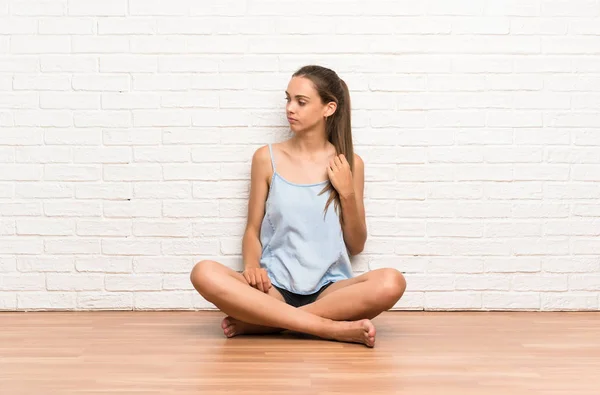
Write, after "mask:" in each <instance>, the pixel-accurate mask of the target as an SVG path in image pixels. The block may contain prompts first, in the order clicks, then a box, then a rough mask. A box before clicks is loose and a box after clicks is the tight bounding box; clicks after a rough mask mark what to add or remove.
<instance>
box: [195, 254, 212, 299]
mask: <svg viewBox="0 0 600 395" xmlns="http://www.w3.org/2000/svg"><path fill="white" fill-rule="evenodd" d="M218 265H219V263H218V262H215V261H210V260H204V261H200V262H198V263H196V264H195V265H194V267H193V268H192V272H191V273H190V281H191V282H192V284H193V285H194V288H196V290H197V291H198V292H200V293H201V294H203V295H204V294H208V293H211V292H213V291H214V290H213V288H214V285H215V282H214V280H215V277H216V273H218Z"/></svg>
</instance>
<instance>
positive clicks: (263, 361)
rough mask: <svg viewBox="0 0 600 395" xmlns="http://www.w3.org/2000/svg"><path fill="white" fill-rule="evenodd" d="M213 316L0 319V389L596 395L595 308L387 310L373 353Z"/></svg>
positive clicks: (9, 315) (598, 340)
mask: <svg viewBox="0 0 600 395" xmlns="http://www.w3.org/2000/svg"><path fill="white" fill-rule="evenodd" d="M223 317H224V315H223V314H221V313H219V312H206V311H200V312H183V311H178V312H148V311H146V312H131V311H130V312H123V311H118V312H117V311H115V312H100V311H98V312H4V313H0V388H1V389H2V391H0V392H1V393H2V394H6V395H22V394H23V395H24V394H40V393H44V394H52V395H59V394H68V395H71V394H86V395H93V394H169V395H170V394H172V395H184V394H199V393H201V394H227V395H233V394H236V395H237V394H240V395H250V394H261V395H265V394H292V395H295V394H304V395H306V394H322V395H326V394H373V395H379V394H386V395H387V394H406V393H411V394H444V395H453V394H461V395H464V394H477V395H482V394H503V395H505V394H510V395H518V394H527V395H531V394H553V395H559V394H565V395H588V394H589V395H598V394H600V376H599V374H600V313H598V312H585V313H584V312H388V313H384V314H382V315H381V316H379V317H377V318H375V319H374V320H373V322H374V324H375V325H376V327H377V340H376V344H375V348H373V349H369V348H367V347H365V346H362V345H359V344H346V343H338V342H331V341H326V340H321V339H317V338H314V337H312V336H303V335H297V334H289V333H286V334H281V335H268V336H242V337H237V338H233V339H227V338H225V337H224V336H223V332H222V330H221V329H220V321H221V319H222V318H223Z"/></svg>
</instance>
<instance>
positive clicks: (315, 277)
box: [260, 144, 352, 295]
mask: <svg viewBox="0 0 600 395" xmlns="http://www.w3.org/2000/svg"><path fill="white" fill-rule="evenodd" d="M269 153H270V155H271V165H272V167H273V176H272V178H271V187H270V188H269V193H268V196H267V201H266V207H265V216H264V218H263V220H262V224H261V230H260V241H261V244H262V254H261V258H260V264H261V267H263V268H265V269H266V270H267V273H268V275H269V279H270V280H271V282H272V284H273V285H276V286H277V287H279V288H283V289H286V290H288V291H290V292H294V293H297V294H300V295H308V294H311V293H314V292H317V291H318V290H319V289H320V288H321V287H322V286H324V285H326V284H328V283H330V282H335V281H338V280H343V279H347V278H351V277H352V268H351V264H350V257H349V255H348V251H347V249H346V244H345V243H344V236H343V232H342V226H341V224H340V221H339V217H338V215H337V213H336V212H335V209H334V203H333V202H332V203H331V204H330V205H329V207H328V208H327V213H325V214H324V208H325V203H326V202H327V198H328V193H323V194H321V195H320V196H319V192H321V191H322V190H323V188H324V187H325V186H326V184H327V181H323V182H319V183H316V184H296V183H293V182H290V181H287V180H286V179H284V178H283V177H281V175H279V173H277V169H276V166H275V158H274V156H273V149H272V147H271V144H269Z"/></svg>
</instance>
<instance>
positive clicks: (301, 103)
mask: <svg viewBox="0 0 600 395" xmlns="http://www.w3.org/2000/svg"><path fill="white" fill-rule="evenodd" d="M298 104H300V105H301V106H303V105H305V104H306V103H305V102H303V101H299V102H298Z"/></svg>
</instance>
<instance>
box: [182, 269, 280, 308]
mask: <svg viewBox="0 0 600 395" xmlns="http://www.w3.org/2000/svg"><path fill="white" fill-rule="evenodd" d="M197 265H198V266H199V267H200V268H202V269H204V273H201V275H205V276H215V275H216V274H217V273H218V274H221V275H227V276H230V277H233V278H235V279H236V280H238V281H239V282H241V283H243V284H245V285H247V286H249V287H250V284H248V281H246V278H245V277H244V275H243V274H242V273H239V272H236V271H235V270H233V269H231V268H229V267H227V266H225V265H223V264H222V263H219V262H216V261H202V262H199V263H198V264H197ZM193 270H197V269H196V268H194V269H193ZM266 293H267V295H269V296H271V297H273V298H275V299H277V300H280V301H282V302H285V299H284V298H283V295H281V293H280V292H279V291H278V290H277V288H275V287H273V286H271V288H269V290H268V292H266Z"/></svg>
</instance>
